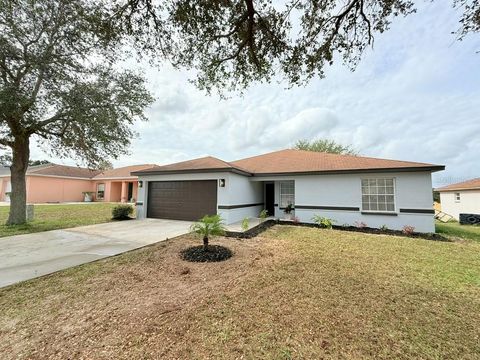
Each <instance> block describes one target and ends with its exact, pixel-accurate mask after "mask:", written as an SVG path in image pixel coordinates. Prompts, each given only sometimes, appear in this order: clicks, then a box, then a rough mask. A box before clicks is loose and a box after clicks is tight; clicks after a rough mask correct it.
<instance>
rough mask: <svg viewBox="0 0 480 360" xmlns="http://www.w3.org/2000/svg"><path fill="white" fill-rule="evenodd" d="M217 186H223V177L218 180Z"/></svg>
mask: <svg viewBox="0 0 480 360" xmlns="http://www.w3.org/2000/svg"><path fill="white" fill-rule="evenodd" d="M218 186H220V187H225V179H220V180H218Z"/></svg>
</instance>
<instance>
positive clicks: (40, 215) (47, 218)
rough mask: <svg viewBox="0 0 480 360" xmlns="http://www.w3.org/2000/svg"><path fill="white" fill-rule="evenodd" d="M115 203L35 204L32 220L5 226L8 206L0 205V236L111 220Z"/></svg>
mask: <svg viewBox="0 0 480 360" xmlns="http://www.w3.org/2000/svg"><path fill="white" fill-rule="evenodd" d="M115 205H116V204H110V203H90V204H68V205H35V209H34V211H35V216H34V220H33V221H30V222H28V223H27V224H23V225H13V226H7V225H5V222H6V221H7V219H8V212H9V209H10V208H9V207H8V206H0V224H1V225H0V237H3V236H10V235H19V234H28V233H34V232H40V231H47V230H55V229H65V228H70V227H75V226H82V225H91V224H99V223H104V222H108V221H112V209H113V207H114V206H115Z"/></svg>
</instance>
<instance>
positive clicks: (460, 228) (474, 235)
mask: <svg viewBox="0 0 480 360" xmlns="http://www.w3.org/2000/svg"><path fill="white" fill-rule="evenodd" d="M435 230H436V232H437V233H439V234H443V235H446V236H448V237H450V238H460V239H463V240H475V241H480V226H478V225H460V223H459V222H457V221H450V222H447V223H442V222H440V221H437V222H436V223H435Z"/></svg>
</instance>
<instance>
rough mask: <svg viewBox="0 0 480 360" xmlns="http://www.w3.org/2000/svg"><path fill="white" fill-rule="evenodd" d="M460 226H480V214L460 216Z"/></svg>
mask: <svg viewBox="0 0 480 360" xmlns="http://www.w3.org/2000/svg"><path fill="white" fill-rule="evenodd" d="M460 224H462V225H477V224H480V214H460Z"/></svg>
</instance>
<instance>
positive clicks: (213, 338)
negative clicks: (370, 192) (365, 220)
mask: <svg viewBox="0 0 480 360" xmlns="http://www.w3.org/2000/svg"><path fill="white" fill-rule="evenodd" d="M199 243H201V240H200V239H198V238H193V237H192V236H191V235H188V236H182V237H178V238H175V239H171V240H168V241H166V242H161V243H158V244H155V245H153V246H151V247H147V248H143V249H140V250H137V251H133V252H129V253H125V254H123V255H120V256H116V257H112V258H109V259H105V260H102V261H99V262H95V263H91V264H86V265H83V266H80V267H76V268H72V269H68V270H66V271H63V272H59V273H56V274H53V275H51V276H47V277H43V278H40V279H34V280H31V281H28V282H24V283H20V284H18V285H14V286H11V287H8V288H5V289H0V354H2V356H3V358H5V359H19V358H20V359H22V358H24V359H27V358H28V359H37V358H38V359H39V358H48V359H68V358H85V359H113V358H115V359H272V360H273V359H372V358H377V359H400V360H401V359H405V360H407V359H456V360H457V359H478V355H479V354H480V333H479V329H480V256H479V254H480V243H477V242H473V241H468V242H465V241H460V242H440V241H439V242H437V241H431V240H423V239H417V238H406V237H397V236H387V235H370V234H362V233H355V232H346V231H340V230H326V229H314V228H303V227H294V226H286V225H282V226H280V225H278V226H274V227H272V228H271V229H269V230H267V231H266V232H265V233H263V234H261V235H260V236H259V237H257V238H253V239H249V240H234V239H228V238H216V239H212V241H211V243H213V244H220V245H224V246H228V247H230V248H231V249H232V250H233V251H234V256H233V257H232V258H231V259H229V260H227V261H224V262H221V263H188V262H186V261H183V260H181V259H180V257H179V252H180V251H181V250H182V249H184V248H185V247H187V246H189V245H192V244H199Z"/></svg>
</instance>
